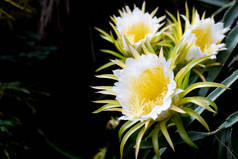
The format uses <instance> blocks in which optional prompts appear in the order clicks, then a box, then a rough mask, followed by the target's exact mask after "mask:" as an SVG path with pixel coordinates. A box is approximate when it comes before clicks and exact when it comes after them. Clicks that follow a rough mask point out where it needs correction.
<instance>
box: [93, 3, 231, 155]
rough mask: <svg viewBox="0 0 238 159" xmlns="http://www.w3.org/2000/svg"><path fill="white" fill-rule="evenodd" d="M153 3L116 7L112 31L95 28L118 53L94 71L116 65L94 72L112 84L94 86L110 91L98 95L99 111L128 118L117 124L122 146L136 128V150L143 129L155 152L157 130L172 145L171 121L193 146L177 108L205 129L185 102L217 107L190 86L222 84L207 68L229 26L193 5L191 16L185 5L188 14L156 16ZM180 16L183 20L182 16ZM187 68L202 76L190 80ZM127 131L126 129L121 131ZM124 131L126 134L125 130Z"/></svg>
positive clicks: (197, 116) (213, 109)
mask: <svg viewBox="0 0 238 159" xmlns="http://www.w3.org/2000/svg"><path fill="white" fill-rule="evenodd" d="M156 12H157V8H156V9H155V10H154V11H153V12H151V13H148V12H145V3H143V5H142V8H141V9H139V8H138V7H136V6H135V7H134V9H133V10H131V9H130V8H129V7H128V6H126V7H125V8H123V9H122V10H119V13H120V16H118V17H117V16H112V17H111V20H112V22H110V25H111V26H112V28H113V30H114V33H115V34H113V33H112V32H110V34H108V33H106V32H105V31H103V30H101V29H99V28H96V29H97V30H98V31H99V32H100V33H101V36H102V38H104V39H105V40H107V41H109V42H111V43H113V44H114V45H115V47H116V49H117V51H113V50H102V51H103V52H105V53H109V54H112V55H114V56H115V57H116V59H114V60H111V61H110V62H109V63H107V64H105V65H103V66H102V67H100V68H99V69H98V70H97V71H100V70H102V69H104V68H107V67H110V66H112V65H118V66H119V67H120V69H117V70H113V71H112V72H113V73H112V74H101V75H97V77H98V78H105V79H112V80H115V81H116V82H115V83H114V85H113V86H95V87H93V88H95V89H98V90H99V91H98V93H101V94H106V95H109V99H105V100H97V101H94V102H95V103H100V104H104V105H103V106H102V107H100V108H99V109H98V110H96V111H95V113H98V112H101V111H119V112H121V113H122V116H121V117H120V118H119V120H126V122H125V123H124V124H123V125H122V126H121V128H120V130H119V138H120V140H121V146H120V152H121V156H122V155H123V148H124V145H125V143H126V141H127V140H128V138H129V137H130V136H131V135H132V134H133V133H134V132H136V131H138V130H139V133H138V135H137V139H136V145H135V155H136V157H137V156H138V152H139V147H140V143H141V140H142V137H143V135H144V134H145V132H146V131H147V130H148V128H152V129H149V130H150V131H152V144H153V147H154V151H155V153H156V155H157V157H158V158H160V154H159V146H158V135H159V132H160V131H161V132H162V134H163V135H164V137H165V139H166V140H167V142H168V144H169V145H170V146H171V148H172V149H174V145H173V142H172V140H171V138H170V135H169V133H168V130H167V128H168V127H170V126H173V125H175V126H176V127H177V131H178V133H179V135H180V136H181V138H182V139H183V140H184V141H185V142H186V143H188V144H189V145H191V146H193V147H197V146H196V145H195V143H194V142H193V141H192V140H191V139H190V138H189V136H188V134H187V132H186V131H185V128H184V126H183V122H182V120H181V114H182V115H183V116H184V115H188V116H191V117H192V118H195V119H196V120H198V121H199V122H200V123H201V124H202V125H203V126H204V127H205V128H206V129H207V130H208V131H209V126H208V124H207V123H206V121H205V120H204V119H203V117H202V116H200V114H199V113H198V112H196V111H195V110H194V109H193V107H190V106H189V105H188V103H192V104H195V105H197V106H199V107H203V108H204V109H206V110H208V111H210V112H213V113H216V112H217V106H216V104H215V103H214V102H213V101H211V100H209V99H208V98H206V97H202V96H198V95H195V96H188V95H189V94H191V93H190V92H191V91H193V90H195V89H198V88H203V87H222V88H225V89H227V87H226V86H224V85H222V84H219V83H214V82H208V81H206V78H205V77H204V75H203V72H204V71H205V70H208V69H209V68H210V67H212V66H216V65H219V63H218V62H216V55H217V54H218V53H219V52H220V51H221V50H225V49H226V46H225V44H224V43H222V40H223V39H224V37H225V33H226V32H227V31H229V27H226V28H225V27H224V26H223V23H221V22H218V23H216V22H215V21H214V19H213V17H209V18H206V17H205V14H203V15H202V16H201V17H200V16H199V14H198V13H197V11H196V10H195V9H193V11H192V15H191V17H190V14H189V9H188V7H187V5H186V15H180V14H179V13H178V14H177V16H176V17H175V16H173V15H172V14H171V13H169V12H167V18H166V16H161V17H156V16H155V14H156ZM182 20H183V21H184V23H183V24H184V26H183V25H182V22H181V21H182ZM191 74H193V75H196V76H197V77H199V78H200V79H201V80H202V81H199V79H198V80H195V81H191V80H190V76H191ZM124 133H125V134H124ZM123 134H124V136H123Z"/></svg>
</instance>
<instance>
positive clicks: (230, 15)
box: [222, 1, 238, 27]
mask: <svg viewBox="0 0 238 159" xmlns="http://www.w3.org/2000/svg"><path fill="white" fill-rule="evenodd" d="M237 12H238V2H237V1H236V2H235V3H234V5H233V6H232V7H231V8H229V9H228V10H227V11H226V13H225V14H224V16H223V19H222V21H223V23H224V26H225V27H227V26H231V25H232V24H233V23H234V22H235V20H236V18H237V17H238V14H237Z"/></svg>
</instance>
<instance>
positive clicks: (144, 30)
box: [126, 22, 152, 43]
mask: <svg viewBox="0 0 238 159" xmlns="http://www.w3.org/2000/svg"><path fill="white" fill-rule="evenodd" d="M151 32H152V30H151V29H150V28H149V27H148V26H147V25H145V24H144V23H143V22H138V23H136V24H134V25H132V26H131V27H129V29H128V30H127V31H126V37H127V38H128V40H129V41H130V42H131V43H137V42H138V41H140V40H142V39H144V38H145V36H146V35H147V34H149V33H151Z"/></svg>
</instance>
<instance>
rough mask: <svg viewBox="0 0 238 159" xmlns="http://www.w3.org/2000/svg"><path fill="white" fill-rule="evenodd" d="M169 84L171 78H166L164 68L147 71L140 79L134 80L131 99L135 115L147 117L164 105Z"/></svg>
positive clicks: (132, 80) (132, 81)
mask: <svg viewBox="0 0 238 159" xmlns="http://www.w3.org/2000/svg"><path fill="white" fill-rule="evenodd" d="M168 83H169V78H166V77H165V75H164V70H163V68H162V67H156V68H153V69H146V70H145V71H144V72H143V73H141V75H140V76H139V77H138V78H132V79H131V84H132V89H133V92H134V93H133V94H132V96H131V97H129V98H130V106H131V110H133V112H134V113H135V114H134V115H135V116H141V115H147V114H149V113H150V112H151V111H152V109H153V108H154V107H155V106H158V105H162V104H163V99H164V97H165V95H166V94H167V92H168V88H167V85H168Z"/></svg>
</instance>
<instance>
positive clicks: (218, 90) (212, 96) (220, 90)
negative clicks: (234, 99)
mask: <svg viewBox="0 0 238 159" xmlns="http://www.w3.org/2000/svg"><path fill="white" fill-rule="evenodd" d="M237 79H238V70H236V71H234V72H233V73H232V74H231V75H230V76H229V77H227V78H226V79H225V80H224V81H223V82H222V84H223V85H225V86H227V87H230V86H231V85H232V84H233V83H234V82H235V81H236V80H237ZM224 91H225V89H224V88H216V89H215V90H214V91H212V92H211V93H210V94H209V95H208V96H207V98H208V99H210V100H211V101H215V100H216V99H217V98H218V97H219V96H220V95H221V94H222V93H223V92H224ZM195 111H196V112H197V113H198V114H201V113H202V112H203V111H204V108H202V107H197V108H196V109H195ZM192 121H193V120H192ZM192 121H191V122H192Z"/></svg>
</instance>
